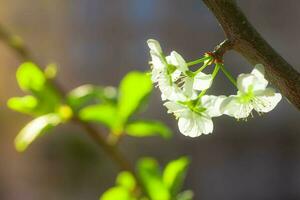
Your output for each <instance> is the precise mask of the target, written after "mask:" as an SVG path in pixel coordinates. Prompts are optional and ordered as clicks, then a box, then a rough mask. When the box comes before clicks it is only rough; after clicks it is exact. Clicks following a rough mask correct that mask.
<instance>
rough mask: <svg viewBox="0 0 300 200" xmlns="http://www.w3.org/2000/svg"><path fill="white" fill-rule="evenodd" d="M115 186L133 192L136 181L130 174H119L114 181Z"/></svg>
mask: <svg viewBox="0 0 300 200" xmlns="http://www.w3.org/2000/svg"><path fill="white" fill-rule="evenodd" d="M116 184H117V185H119V186H122V187H124V188H127V189H128V190H129V191H133V190H134V188H135V186H136V181H135V179H134V177H133V175H132V174H131V173H130V172H127V171H123V172H120V173H119V174H118V176H117V179H116Z"/></svg>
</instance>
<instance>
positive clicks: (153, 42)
mask: <svg viewBox="0 0 300 200" xmlns="http://www.w3.org/2000/svg"><path fill="white" fill-rule="evenodd" d="M147 44H148V46H149V48H150V50H152V51H154V52H155V53H156V54H162V49H161V46H160V44H159V42H158V41H157V40H154V39H149V40H147Z"/></svg>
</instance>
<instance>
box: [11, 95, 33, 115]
mask: <svg viewBox="0 0 300 200" xmlns="http://www.w3.org/2000/svg"><path fill="white" fill-rule="evenodd" d="M37 105H38V100H37V99H36V98H35V97H34V96H31V95H27V96H24V97H12V98H10V99H9V100H8V101H7V106H8V107H9V108H10V109H12V110H15V111H18V112H21V113H26V114H34V113H35V111H36V107H37Z"/></svg>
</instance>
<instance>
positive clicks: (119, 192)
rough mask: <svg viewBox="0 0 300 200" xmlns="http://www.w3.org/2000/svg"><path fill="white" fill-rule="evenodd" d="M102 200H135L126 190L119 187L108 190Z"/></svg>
mask: <svg viewBox="0 0 300 200" xmlns="http://www.w3.org/2000/svg"><path fill="white" fill-rule="evenodd" d="M100 200H135V198H133V197H132V196H131V194H130V191H128V190H127V189H126V188H124V187H121V186H117V187H112V188H110V189H108V190H107V191H106V192H105V193H104V194H103V195H102V196H101V197H100Z"/></svg>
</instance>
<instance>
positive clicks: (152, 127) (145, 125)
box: [125, 121, 171, 138]
mask: <svg viewBox="0 0 300 200" xmlns="http://www.w3.org/2000/svg"><path fill="white" fill-rule="evenodd" d="M125 132H126V133H127V134H128V135H130V136H134V137H148V136H154V135H160V136H161V137H163V138H170V137H171V131H170V129H169V128H168V127H167V126H166V125H164V124H163V123H161V122H159V121H134V122H131V123H128V124H127V125H126V127H125Z"/></svg>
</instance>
